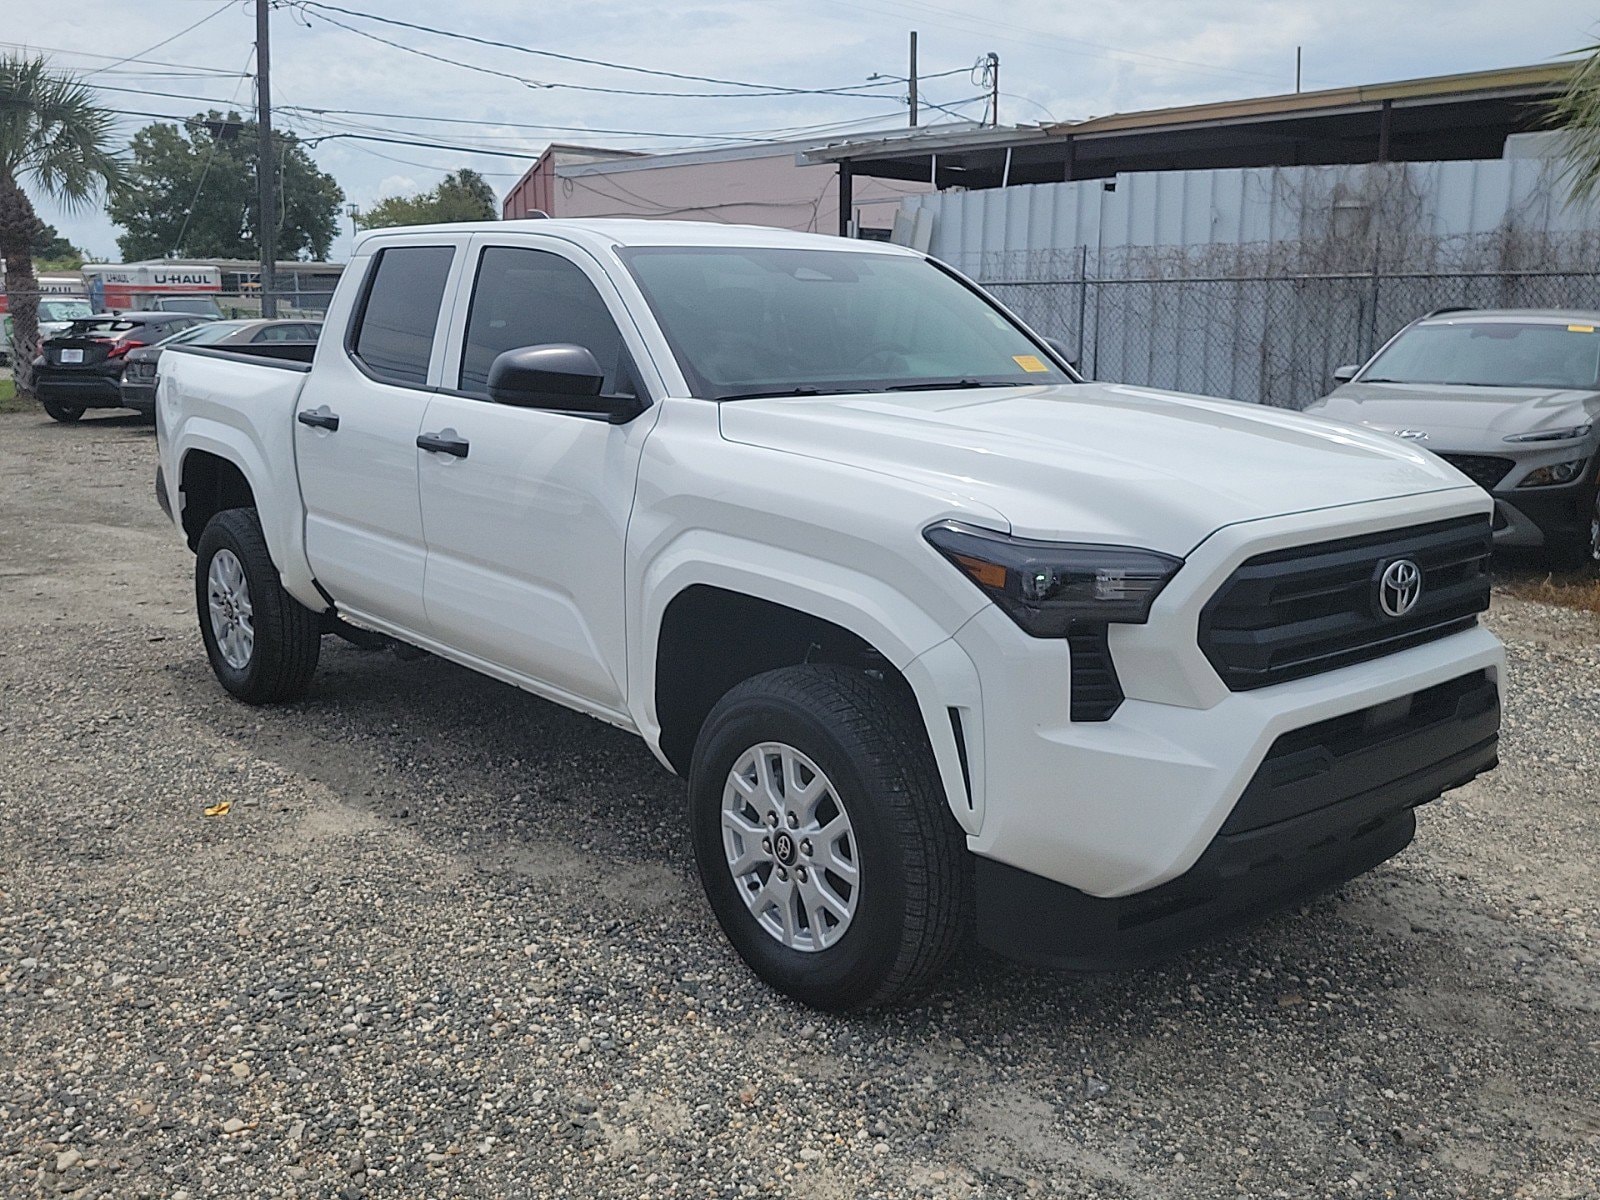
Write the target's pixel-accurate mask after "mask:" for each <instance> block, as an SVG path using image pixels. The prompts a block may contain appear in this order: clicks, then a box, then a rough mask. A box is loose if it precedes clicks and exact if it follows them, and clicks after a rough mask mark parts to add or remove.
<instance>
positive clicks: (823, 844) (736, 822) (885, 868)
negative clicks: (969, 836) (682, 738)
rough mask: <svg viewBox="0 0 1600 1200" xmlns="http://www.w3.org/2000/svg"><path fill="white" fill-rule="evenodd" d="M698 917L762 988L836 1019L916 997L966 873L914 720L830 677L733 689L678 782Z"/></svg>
mask: <svg viewBox="0 0 1600 1200" xmlns="http://www.w3.org/2000/svg"><path fill="white" fill-rule="evenodd" d="M689 819H690V826H691V830H692V832H693V837H694V849H695V860H696V863H697V865H698V867H699V872H700V879H701V883H702V884H703V885H704V887H705V891H706V896H707V898H708V899H709V900H710V902H711V908H712V911H713V912H715V913H716V916H717V919H718V921H719V922H720V923H721V924H722V928H723V930H724V931H725V932H726V933H727V935H728V939H729V940H730V941H731V942H732V943H733V945H734V948H735V949H736V950H737V951H738V952H739V954H740V956H741V957H742V958H743V959H744V960H745V962H746V963H748V964H749V966H750V967H751V969H752V970H754V971H755V973H756V974H757V975H759V976H760V977H761V978H762V979H764V980H765V981H766V982H767V983H769V984H770V985H772V986H773V987H775V988H777V989H778V990H779V991H782V992H785V993H787V994H788V995H790V996H793V997H794V998H795V999H797V1000H800V1001H802V1002H804V1003H806V1004H810V1005H813V1006H815V1007H817V1008H824V1009H831V1010H848V1009H856V1008H865V1007H869V1006H872V1005H877V1004H886V1003H891V1002H894V1001H899V1000H905V999H909V998H912V997H914V996H916V995H917V994H918V993H920V992H922V991H924V990H926V989H927V988H928V986H929V985H930V984H932V982H933V981H934V980H935V978H936V977H937V976H938V974H939V972H940V970H941V969H942V968H943V967H944V965H945V963H946V962H947V961H948V959H949V958H950V955H951V954H952V953H953V952H954V950H955V949H956V947H957V945H958V944H959V942H960V940H961V936H962V934H963V932H964V930H965V928H966V923H967V914H968V911H969V908H970V895H971V864H970V861H969V860H968V857H967V852H966V848H965V846H964V844H963V841H962V836H961V831H960V829H959V828H958V827H957V826H956V823H955V821H954V819H953V818H952V816H951V814H950V811H949V808H948V807H947V805H946V802H945V796H944V789H943V787H942V786H941V785H940V782H939V775H938V771H937V769H936V767H935V766H934V762H933V753H932V750H931V749H930V747H929V745H928V739H927V735H926V733H925V731H924V730H923V728H922V724H921V720H920V717H919V715H918V713H917V711H916V708H915V706H914V705H913V704H911V703H910V702H909V701H908V700H905V699H902V697H901V696H900V695H899V694H897V693H896V692H895V690H894V689H892V688H891V687H890V686H889V685H888V684H886V683H885V682H883V681H881V680H878V679H874V678H872V677H871V676H868V675H866V674H864V673H862V672H859V671H853V670H850V669H848V668H845V667H840V666H831V665H821V664H815V665H807V666H799V667H785V668H783V669H781V670H777V671H769V672H767V673H765V674H763V675H758V676H756V677H754V678H752V679H749V680H746V681H745V682H744V683H741V684H740V685H739V686H737V687H735V688H734V689H733V690H732V691H730V692H729V693H728V694H727V695H726V696H724V697H723V698H722V699H721V700H720V701H719V702H718V703H717V705H716V707H715V708H713V709H712V711H711V714H710V715H709V716H708V717H707V718H706V722H705V725H704V727H703V728H702V729H701V731H700V736H699V739H698V741H697V743H696V746H695V752H694V762H693V765H692V768H691V771H690V783H689Z"/></svg>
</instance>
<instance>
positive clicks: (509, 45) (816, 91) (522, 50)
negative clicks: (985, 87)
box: [295, 0, 870, 96]
mask: <svg viewBox="0 0 1600 1200" xmlns="http://www.w3.org/2000/svg"><path fill="white" fill-rule="evenodd" d="M295 5H296V7H298V8H300V9H301V10H302V11H303V10H305V9H308V8H312V9H317V10H319V12H336V13H342V14H344V15H345V16H347V17H356V18H358V19H361V20H366V21H377V22H380V23H382V24H384V25H393V26H397V27H398V28H401V29H410V30H412V31H414V32H417V33H429V34H433V35H434V36H436V37H446V38H454V39H456V40H458V41H464V42H473V43H475V44H477V45H480V46H489V47H493V48H494V49H498V50H514V51H516V52H517V53H519V54H531V55H535V56H537V57H540V58H553V59H557V60H559V61H561V62H570V63H580V64H582V65H584V66H591V67H605V68H607V69H608V70H613V71H631V72H634V73H636V74H639V75H653V76H656V77H657V78H661V79H679V80H684V81H687V82H690V83H714V84H717V85H719V86H722V87H739V88H752V89H756V90H757V91H759V92H761V93H766V94H771V95H784V96H839V95H861V94H862V93H861V92H860V91H859V90H858V89H860V88H862V87H864V86H870V85H863V84H853V85H850V86H849V87H839V88H790V87H783V86H781V85H777V84H766V83H750V82H749V81H747V80H743V79H721V78H718V77H717V76H715V75H694V74H688V73H685V72H681V71H663V70H658V69H656V68H653V67H636V66H632V65H630V64H628V63H617V62H610V61H608V60H606V59H603V58H586V57H584V56H582V55H578V54H562V53H559V52H558V51H555V50H535V49H533V48H532V47H531V46H519V45H517V44H515V43H514V42H502V41H497V40H495V39H493V38H483V37H478V36H476V35H474V34H470V33H460V32H457V31H455V30H450V29H438V28H435V27H434V26H431V25H419V24H416V23H415V22H412V21H402V20H399V19H398V18H395V17H384V16H379V15H378V14H377V13H368V12H360V11H358V10H356V9H352V8H341V7H340V6H339V5H337V4H325V3H323V2H322V0H295ZM323 20H330V18H328V17H324V18H323ZM334 24H338V22H334ZM341 28H345V29H348V28H349V26H347V25H346V26H341ZM352 32H359V31H357V30H352ZM390 44H391V45H392V44H394V43H390ZM400 48H401V49H407V47H403V46H402V47H400ZM545 86H567V87H575V86H578V85H576V84H566V85H559V84H547V85H545ZM588 90H602V89H588ZM636 94H639V95H664V96H681V95H690V94H692V93H685V92H654V93H651V92H643V93H636ZM736 94H744V93H736Z"/></svg>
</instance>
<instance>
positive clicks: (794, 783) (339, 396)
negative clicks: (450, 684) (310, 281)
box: [157, 220, 1503, 1009]
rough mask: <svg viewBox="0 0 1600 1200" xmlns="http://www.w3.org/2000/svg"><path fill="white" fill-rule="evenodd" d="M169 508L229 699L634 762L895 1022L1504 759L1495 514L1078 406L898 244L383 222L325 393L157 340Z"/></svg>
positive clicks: (811, 957) (1345, 441) (1214, 901)
mask: <svg viewBox="0 0 1600 1200" xmlns="http://www.w3.org/2000/svg"><path fill="white" fill-rule="evenodd" d="M161 365H162V379H161V381H160V385H159V392H158V402H157V419H158V430H159V436H160V447H161V474H160V476H159V478H158V483H157V490H158V492H159V494H160V497H161V500H162V504H163V506H164V507H165V508H166V509H167V511H168V512H169V513H170V514H171V515H172V516H173V519H174V520H175V522H176V523H177V525H178V527H179V529H180V530H181V532H182V535H183V537H184V538H185V539H186V540H187V542H188V544H189V546H190V547H191V548H192V549H193V550H194V551H195V553H196V555H197V562H196V568H195V596H196V601H197V606H198V610H199V620H200V631H201V635H202V637H203V638H204V641H205V647H206V651H207V653H208V655H209V656H210V660H211V664H212V666H213V668H214V669H215V672H216V675H217V677H218V678H219V679H220V680H221V682H222V684H223V686H224V687H226V688H227V689H228V690H229V691H230V692H232V693H233V694H234V695H236V696H238V697H239V698H240V699H242V700H245V701H247V702H250V703H265V702H271V701H285V700H295V699H298V698H300V697H302V696H304V695H305V694H306V692H307V689H308V686H309V685H310V682H311V678H312V673H313V671H314V670H315V668H316V664H317V656H318V648H319V645H320V641H321V638H322V637H323V636H324V635H327V634H342V635H344V636H346V637H349V638H351V639H353V640H366V641H368V642H371V641H373V640H375V639H393V640H394V641H396V642H398V643H405V644H408V645H409V646H412V647H420V648H422V649H424V650H427V651H431V652H432V653H434V654H437V655H440V656H442V657H444V658H447V659H451V660H453V661H455V662H457V663H462V664H465V665H466V666H468V667H471V668H473V669H474V670H477V671H481V672H483V673H484V674H486V675H489V676H492V677H493V678H495V679H499V680H503V681H505V682H507V683H510V684H514V685H515V686H517V687H520V688H524V689H526V690H528V691H530V692H533V693H535V694H536V695H539V696H543V697H545V698H547V699H550V700H554V701H555V702H557V703H559V704H564V705H568V706H570V707H572V708H575V709H578V710H580V711H583V712H586V713H589V714H591V715H593V716H595V717H598V718H600V719H601V720H603V721H608V722H610V723H612V724H614V725H617V726H620V727H622V728H624V729H628V730H631V731H633V732H635V733H637V734H638V735H639V736H640V737H642V738H643V739H644V740H645V742H646V744H647V745H648V746H649V747H650V749H651V750H652V751H653V752H654V753H655V755H656V756H657V757H658V758H659V759H660V760H661V762H662V763H663V764H665V765H666V766H667V767H668V768H669V769H670V770H672V771H675V772H677V773H679V774H680V775H685V776H687V777H688V781H689V783H688V793H689V797H688V799H689V804H688V814H687V824H688V827H687V830H686V833H687V835H688V837H689V839H690V840H691V841H692V843H693V848H694V854H695V858H696V861H697V863H698V867H699V872H700V876H701V879H702V881H703V884H704V887H705V891H706V895H707V897H708V898H709V901H710V904H711V907H712V909H713V910H714V911H715V913H716V916H717V918H718V919H719V920H720V922H721V923H722V926H723V928H724V930H725V931H726V933H727V936H728V938H729V939H730V941H731V942H732V943H733V945H734V946H735V947H736V949H737V950H738V952H739V953H740V954H741V955H742V956H743V957H744V959H745V960H746V961H747V962H748V963H749V965H750V966H751V967H752V968H753V969H754V970H755V971H756V972H757V973H758V974H759V975H760V976H761V977H762V978H763V979H765V980H767V981H768V982H769V983H770V984H772V985H773V986H774V987H777V988H779V989H781V990H782V991H784V992H787V993H789V994H790V995H792V996H795V997H798V998H799V999H801V1000H803V1001H806V1002H808V1003H810V1004H814V1005H818V1006H823V1007H828V1008H836V1009H837V1008H851V1007H860V1006H863V1005H869V1004H875V1003H882V1002H886V1001H890V1000H894V999H896V998H900V997H904V996H907V995H911V994H915V993H916V992H917V991H918V990H920V989H923V988H925V987H927V986H928V985H929V984H930V982H931V981H932V980H933V979H934V978H935V976H936V975H937V973H938V972H939V970H940V968H941V967H942V966H943V964H944V963H945V962H946V961H947V959H948V958H949V956H950V954H951V953H952V951H953V949H954V948H955V947H956V946H957V945H958V944H959V943H960V941H961V939H962V938H963V936H964V935H965V934H966V933H967V932H968V931H969V930H974V929H975V932H976V935H977V936H978V937H979V938H980V939H981V940H982V941H983V942H985V943H987V944H988V945H990V946H992V947H995V948H997V949H999V950H1001V951H1003V952H1005V953H1009V954H1011V955H1013V956H1016V957H1019V958H1023V959H1027V960H1032V961H1035V962H1040V963H1047V964H1056V965H1060V966H1066V967H1070V968H1074V969H1091V968H1102V967H1110V966H1119V965H1123V964H1128V963H1133V962H1138V961H1141V960H1144V959H1146V958H1149V957H1151V956H1154V955H1159V954H1162V953H1166V952H1169V951H1172V950H1174V949H1177V948H1179V947H1182V946H1185V945H1188V944H1190V943H1191V942H1193V941H1194V940H1195V939H1196V938H1197V937H1199V936H1200V935H1202V934H1205V933H1208V932H1212V931H1215V930H1217V929H1219V928H1223V927H1226V926H1229V925H1233V924H1237V923H1241V922H1243V921H1246V920H1248V919H1250V918H1253V917H1256V916H1258V915H1260V914H1262V913H1264V912H1266V911H1269V910H1270V909H1272V908H1273V907H1275V906H1277V905H1280V904H1283V903H1285V902H1286V901H1289V900H1292V899H1296V898H1299V897H1302V896H1304V895H1307V894H1309V893H1311V892H1313V891H1316V890H1318V889H1321V888H1325V887H1327V886H1330V885H1332V884H1334V883H1337V882H1340V881H1343V880H1345V879H1348V878H1350V877H1352V876H1354V875H1356V874H1358V873H1360V872H1362V871H1364V870H1366V869H1368V868H1370V867H1372V866H1374V865H1376V864H1377V863H1379V862H1382V861H1383V860H1385V859H1387V858H1389V857H1390V856H1391V855H1393V854H1395V853H1396V852H1398V851H1399V850H1400V849H1401V848H1402V847H1404V846H1405V845H1406V844H1407V843H1408V842H1409V841H1410V840H1411V838H1412V835H1413V832H1414V829H1415V820H1414V814H1413V809H1414V808H1415V807H1416V806H1417V805H1419V804H1422V803H1425V802H1426V801H1429V800H1431V799H1433V798H1434V797H1436V796H1438V795H1439V794H1440V793H1441V792H1442V791H1444V790H1446V789H1449V788H1453V787H1456V786H1458V785H1459V784H1462V783H1464V782H1466V781H1467V780H1469V779H1471V778H1473V777H1474V776H1476V775H1478V774H1479V773H1480V772H1483V771H1485V770H1487V769H1489V768H1491V767H1492V766H1493V765H1494V764H1495V761H1496V757H1495V755H1496V744H1497V742H1496V739H1497V736H1498V730H1499V722H1500V681H1501V675H1502V671H1503V656H1502V649H1501V647H1500V644H1499V643H1498V641H1497V640H1496V639H1495V638H1494V636H1493V635H1492V634H1490V633H1489V632H1488V631H1487V630H1486V629H1484V628H1482V627H1481V626H1480V625H1479V624H1478V614H1479V613H1480V612H1481V611H1483V609H1484V608H1485V607H1486V606H1487V604H1488V598H1489V583H1488V577H1487V573H1486V570H1487V567H1486V563H1487V557H1488V552H1489V539H1490V527H1489V522H1490V516H1489V509H1490V501H1489V498H1488V496H1487V495H1486V494H1485V493H1484V492H1483V491H1482V490H1481V489H1480V488H1478V487H1476V486H1474V485H1473V484H1472V483H1471V482H1470V481H1469V480H1467V479H1466V478H1465V477H1464V476H1462V475H1460V474H1458V473H1457V472H1456V471H1455V470H1453V469H1452V468H1450V467H1448V466H1446V465H1445V464H1444V463H1443V462H1441V461H1440V460H1439V459H1437V458H1434V457H1432V456H1431V455H1429V454H1428V453H1426V452H1425V451H1422V450H1418V449H1416V448H1413V447H1411V446H1408V445H1406V444H1404V443H1402V442H1400V441H1398V440H1395V439H1392V438H1389V437H1386V436H1383V435H1381V434H1374V433H1368V432H1365V431H1361V430H1355V429H1351V428H1349V427H1346V426H1342V425H1334V424H1329V423H1324V422H1321V421H1318V420H1315V419H1312V418H1308V417H1305V416H1301V415H1299V414H1295V413H1290V412H1283V411H1278V410H1273V409H1270V408H1261V407H1255V406H1250V405H1244V404H1237V403H1233V402H1229V401H1225V400H1215V399H1205V398H1201V397H1193V396H1177V395H1167V394H1163V393H1159V392H1155V391H1151V390H1148V389H1142V388H1133V387H1119V386H1114V385H1104V384H1090V383H1084V382H1082V381H1081V380H1080V379H1079V378H1078V377H1077V376H1076V375H1075V374H1074V373H1073V371H1072V369H1071V367H1070V366H1069V365H1068V364H1067V362H1066V361H1065V360H1064V359H1062V358H1061V357H1060V356H1059V355H1058V354H1057V352H1056V351H1055V350H1054V349H1053V348H1052V345H1051V344H1050V343H1048V342H1047V341H1046V340H1045V339H1043V338H1041V337H1040V336H1038V335H1037V334H1035V333H1032V332H1030V331H1029V330H1028V329H1027V328H1026V327H1024V326H1023V325H1022V324H1021V323H1020V322H1019V321H1018V320H1017V319H1016V318H1015V317H1013V316H1012V315H1011V314H1010V313H1008V312H1007V311H1006V310H1005V309H1004V308H1002V307H1001V306H999V305H998V304H996V303H995V302H994V301H993V300H992V299H990V298H989V297H988V296H986V295H985V294H984V293H983V292H982V291H981V290H980V289H979V288H977V287H976V286H975V285H973V284H972V283H970V282H969V281H967V280H966V279H963V278H962V277H961V276H960V275H958V274H957V273H955V272H954V271H951V270H950V269H948V268H947V267H944V266H942V265H940V264H939V263H937V262H935V261H933V260H931V259H929V258H927V257H926V256H924V255H921V254H917V253H914V252H911V251H908V250H904V249H899V248H896V247H891V246H886V245H882V244H878V243H871V242H857V241H848V240H839V239H834V238H825V237H818V236H813V235H805V234H791V233H786V232H782V231H777V230H771V229H755V228H740V227H729V226H717V225H699V224H691V223H679V222H668V221H661V222H642V221H558V220H552V221H538V222H525V223H504V224H484V225H447V226H437V227H425V228H412V229H394V230H385V231H382V232H377V233H373V234H369V235H367V236H366V237H364V238H363V239H362V240H361V242H360V244H359V246H358V247H357V250H356V254H355V257H354V259H353V261H352V262H351V264H350V268H349V269H348V270H347V271H346V272H345V273H344V276H343V278H342V279H341V281H340V284H339V290H338V292H337V294H336V295H335V296H334V298H333V302H332V305H331V307H330V308H329V310H328V314H327V321H326V324H325V326H324V332H323V337H322V341H321V343H320V344H319V345H318V346H317V347H316V350H315V356H314V359H313V360H312V361H309V362H297V361H283V360H272V359H265V358H252V357H249V356H247V355H242V354H239V353H236V352H227V351H220V350H207V349H198V348H189V347H175V348H174V349H173V350H172V351H170V352H169V353H168V354H167V356H166V357H165V358H163V360H162V364H161Z"/></svg>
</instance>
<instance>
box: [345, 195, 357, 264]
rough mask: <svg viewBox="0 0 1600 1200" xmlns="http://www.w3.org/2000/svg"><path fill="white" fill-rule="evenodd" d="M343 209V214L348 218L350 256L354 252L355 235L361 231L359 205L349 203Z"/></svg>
mask: <svg viewBox="0 0 1600 1200" xmlns="http://www.w3.org/2000/svg"><path fill="white" fill-rule="evenodd" d="M344 211H345V215H346V216H348V217H349V218H350V253H351V255H352V256H354V255H355V252H356V237H357V235H358V234H360V232H361V225H360V221H359V218H360V216H361V207H360V205H356V204H349V205H346V206H345V210H344Z"/></svg>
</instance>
